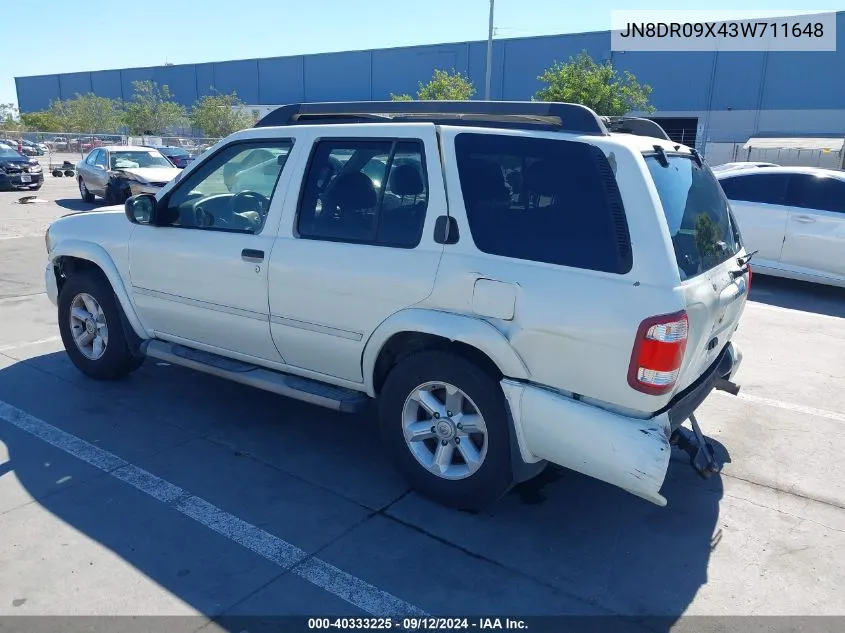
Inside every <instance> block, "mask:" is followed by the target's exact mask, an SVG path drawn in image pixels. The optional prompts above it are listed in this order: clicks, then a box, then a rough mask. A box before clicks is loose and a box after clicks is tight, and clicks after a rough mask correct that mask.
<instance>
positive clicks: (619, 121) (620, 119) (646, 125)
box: [602, 116, 672, 141]
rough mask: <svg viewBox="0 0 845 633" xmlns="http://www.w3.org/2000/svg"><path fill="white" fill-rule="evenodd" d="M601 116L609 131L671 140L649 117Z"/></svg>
mask: <svg viewBox="0 0 845 633" xmlns="http://www.w3.org/2000/svg"><path fill="white" fill-rule="evenodd" d="M602 118H603V119H604V124H605V126H606V127H607V129H608V130H610V131H611V132H619V133H622V134H635V135H636V136H648V137H651V138H660V139H663V140H664V141H671V140H672V139H671V138H670V137H669V135H668V134H667V133H666V130H664V129H663V128H662V127H661V126H660V125H659V124H657V123H655V122H654V121H652V120H651V119H643V118H640V117H630V116H627V117H626V116H607V117H602Z"/></svg>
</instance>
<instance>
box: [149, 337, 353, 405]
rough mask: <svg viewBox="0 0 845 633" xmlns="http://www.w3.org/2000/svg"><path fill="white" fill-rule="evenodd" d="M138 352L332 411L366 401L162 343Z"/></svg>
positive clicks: (151, 343) (328, 387)
mask: <svg viewBox="0 0 845 633" xmlns="http://www.w3.org/2000/svg"><path fill="white" fill-rule="evenodd" d="M141 351H142V352H143V353H144V354H146V355H147V356H149V357H150V358H157V359H158V360H163V361H165V362H168V363H171V364H173V365H181V366H182V367H187V368H189V369H195V370H197V371H201V372H205V373H207V374H212V375H213V376H218V377H220V378H225V379H227V380H231V381H233V382H239V383H241V384H242V385H247V386H249V387H255V388H256V389H263V390H264V391H270V392H272V393H276V394H279V395H280V396H286V397H288V398H294V399H295V400H301V401H303V402H308V403H310V404H315V405H317V406H320V407H326V408H327V409H333V410H335V411H342V412H344V413H357V412H359V411H361V410H363V409H364V407H365V406H366V405H367V403H368V402H369V397H368V396H367V395H366V394H365V393H362V392H360V391H353V390H352V389H345V388H343V387H335V386H334V385H327V384H325V383H322V382H318V381H316V380H310V379H308V378H301V377H299V376H293V375H291V374H285V373H282V372H279V371H273V370H271V369H265V368H263V367H259V366H257V365H252V364H250V363H244V362H241V361H239V360H234V359H231V358H226V357H225V356H219V355H218V354H212V353H210V352H202V351H200V350H195V349H191V348H190V347H185V346H184V345H177V344H175V343H167V342H166V341H155V340H154V341H145V342H144V345H143V346H142V350H141Z"/></svg>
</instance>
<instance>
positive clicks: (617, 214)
mask: <svg viewBox="0 0 845 633" xmlns="http://www.w3.org/2000/svg"><path fill="white" fill-rule="evenodd" d="M455 150H456V153H457V164H458V174H459V177H460V181H461V193H462V194H463V199H464V206H465V207H466V212H467V219H468V221H469V228H470V232H471V233H472V238H473V240H474V242H475V245H476V247H477V248H478V249H479V250H481V251H482V252H484V253H489V254H492V255H499V256H503V257H512V258H517V259H524V260H530V261H536V262H544V263H550V264H557V265H560V266H571V267H575V268H582V269H586V270H596V271H603V272H609V273H616V274H625V273H627V272H628V271H629V270H631V266H632V254H631V242H630V236H629V233H628V224H627V220H626V218H625V210H624V207H623V205H622V198H621V196H620V193H619V189H618V186H617V183H616V179H615V177H614V176H613V170H612V168H611V166H610V163H609V162H608V160H607V158H606V157H605V155H604V153H603V152H602V151H601V150H600V149H599V148H597V147H595V146H593V145H589V144H587V143H579V142H572V141H565V140H558V139H548V138H532V137H521V136H506V135H497V134H472V133H461V134H459V135H458V136H457V137H456V139H455Z"/></svg>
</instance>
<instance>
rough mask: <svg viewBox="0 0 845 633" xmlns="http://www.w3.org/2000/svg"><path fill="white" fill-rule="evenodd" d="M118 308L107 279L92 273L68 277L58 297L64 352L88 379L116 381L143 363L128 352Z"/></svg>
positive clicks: (80, 273) (84, 272)
mask: <svg viewBox="0 0 845 633" xmlns="http://www.w3.org/2000/svg"><path fill="white" fill-rule="evenodd" d="M120 309H121V308H120V305H119V304H118V302H117V298H116V297H115V295H114V291H113V290H112V288H111V285H110V284H109V282H108V280H107V279H106V278H105V277H104V276H103V275H102V274H99V273H97V272H93V271H87V270H86V271H80V272H78V273H74V274H73V275H71V276H70V278H69V279H68V280H67V281H66V282H65V284H64V286H63V287H62V290H61V293H60V294H59V315H58V316H59V333H60V334H61V336H62V342H63V343H64V346H65V350H66V351H67V353H68V356H70V360H71V361H72V362H73V364H74V365H75V366H76V368H77V369H79V371H81V372H82V373H84V374H86V375H88V376H91V377H92V378H97V379H99V380H111V379H115V378H120V377H122V376H125V375H127V374H129V373H131V372H133V371H135V370H136V369H138V367H140V366H141V364H142V363H143V357H138V356H135V355H133V354H132V352H131V351H130V348H129V342H128V340H127V337H126V333H125V332H124V329H123V321H122V320H121V315H120Z"/></svg>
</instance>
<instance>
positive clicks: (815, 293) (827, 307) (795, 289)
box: [748, 272, 845, 319]
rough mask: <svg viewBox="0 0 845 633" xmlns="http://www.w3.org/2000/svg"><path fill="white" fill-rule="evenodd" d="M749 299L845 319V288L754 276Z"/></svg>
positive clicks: (759, 275) (756, 274) (767, 276)
mask: <svg viewBox="0 0 845 633" xmlns="http://www.w3.org/2000/svg"><path fill="white" fill-rule="evenodd" d="M748 298H749V300H750V301H754V302H757V303H765V304H767V305H771V306H776V307H779V308H788V309H790V310H800V311H802V312H813V313H815V314H823V315H827V316H833V317H839V318H842V319H845V288H837V287H834V286H826V285H822V284H814V283H809V282H806V281H795V280H792V279H784V278H781V277H771V276H769V275H762V274H758V273H756V272H755V273H754V280H753V282H752V283H751V293H750V294H749V297H748Z"/></svg>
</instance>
